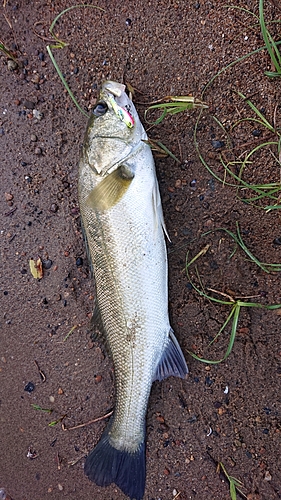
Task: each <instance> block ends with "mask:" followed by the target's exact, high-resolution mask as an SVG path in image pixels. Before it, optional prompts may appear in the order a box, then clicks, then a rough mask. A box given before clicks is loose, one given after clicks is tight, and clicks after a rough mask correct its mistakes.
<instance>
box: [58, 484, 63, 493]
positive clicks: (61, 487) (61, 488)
mask: <svg viewBox="0 0 281 500" xmlns="http://www.w3.org/2000/svg"><path fill="white" fill-rule="evenodd" d="M58 489H59V490H60V491H62V490H63V485H62V484H60V483H59V484H58Z"/></svg>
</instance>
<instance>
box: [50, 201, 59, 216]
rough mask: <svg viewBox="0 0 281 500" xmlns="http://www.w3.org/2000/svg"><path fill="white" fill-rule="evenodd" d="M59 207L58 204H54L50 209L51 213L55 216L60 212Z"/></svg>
mask: <svg viewBox="0 0 281 500" xmlns="http://www.w3.org/2000/svg"><path fill="white" fill-rule="evenodd" d="M58 209H59V206H58V205H57V204H56V203H52V205H51V207H50V212H53V213H54V214H55V213H56V212H57V211H58Z"/></svg>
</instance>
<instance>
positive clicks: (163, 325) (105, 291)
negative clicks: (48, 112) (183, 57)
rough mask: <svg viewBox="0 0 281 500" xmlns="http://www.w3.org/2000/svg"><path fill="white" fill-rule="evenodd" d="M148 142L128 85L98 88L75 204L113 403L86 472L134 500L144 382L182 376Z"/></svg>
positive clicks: (138, 495) (140, 465)
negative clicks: (109, 363)
mask: <svg viewBox="0 0 281 500" xmlns="http://www.w3.org/2000/svg"><path fill="white" fill-rule="evenodd" d="M146 140H147V135H146V132H145V130H144V128H143V126H142V124H141V122H140V119H139V117H138V114H137V112H136V109H135V107H134V105H133V103H132V101H131V100H130V99H129V97H128V96H127V94H126V93H125V86H124V85H122V84H120V83H116V82H112V81H107V82H105V83H104V84H103V85H102V88H101V91H100V95H99V99H98V101H97V104H96V105H95V107H94V108H93V110H92V114H91V117H90V120H89V124H88V128H87V131H86V137H85V143H84V147H83V153H82V156H81V161H80V165H79V203H80V210H81V216H82V223H83V226H84V232H85V235H86V240H87V245H88V249H89V253H90V257H91V260H92V265H93V272H94V278H95V286H96V305H95V311H94V315H93V317H94V319H96V320H97V321H98V325H99V328H100V330H101V332H102V333H104V335H105V339H106V344H107V346H108V349H109V351H110V354H111V356H112V359H113V363H114V372H115V387H116V405H115V410H114V415H113V416H112V417H111V420H110V421H109V423H108V425H107V427H106V428H105V430H104V432H103V434H102V437H101V439H100V441H99V442H98V444H97V446H96V447H95V448H94V449H93V451H92V452H91V453H90V454H89V455H88V457H87V459H86V463H85V468H84V470H85V473H86V475H87V476H88V477H89V478H90V479H91V480H92V481H94V482H95V483H96V484H98V485H99V486H107V485H109V484H110V483H115V484H116V485H117V486H119V488H120V489H121V490H122V491H123V492H124V493H125V494H126V495H128V496H129V497H130V498H131V499H136V500H141V499H142V497H143V495H144V488H145V416H146V411H147V404H148V398H149V394H150V389H151V384H152V382H153V381H154V380H163V379H164V378H166V377H169V376H170V375H174V376H177V377H181V378H184V377H185V376H186V374H187V373H188V368H187V365H186V361H185V359H184V356H183V354H182V351H181V349H180V347H179V344H178V342H177V340H176V338H175V336H174V334H173V330H172V328H171V326H170V322H169V316H168V288H167V254H166V245H165V240H164V232H165V226H164V220H163V214H162V206H161V200H160V193H159V187H158V183H157V179H156V173H155V166H154V161H153V157H152V153H151V150H150V147H149V145H148V144H147V143H146V142H145V141H146Z"/></svg>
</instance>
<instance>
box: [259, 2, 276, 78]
mask: <svg viewBox="0 0 281 500" xmlns="http://www.w3.org/2000/svg"><path fill="white" fill-rule="evenodd" d="M259 16H260V27H261V32H262V36H263V39H264V43H265V46H266V48H267V50H268V53H269V55H270V58H271V61H272V63H273V65H274V67H275V69H276V72H277V73H276V74H275V75H274V74H273V75H274V76H281V66H280V64H279V62H278V59H279V58H278V59H277V58H276V55H275V54H276V53H278V52H279V51H278V48H277V45H276V43H275V42H274V41H273V40H272V38H271V36H270V34H269V32H268V30H267V28H266V25H265V20H264V11H263V0H259Z"/></svg>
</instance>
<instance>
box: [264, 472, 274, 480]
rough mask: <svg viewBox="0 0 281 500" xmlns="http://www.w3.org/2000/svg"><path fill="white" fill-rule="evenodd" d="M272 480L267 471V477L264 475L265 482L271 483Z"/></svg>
mask: <svg viewBox="0 0 281 500" xmlns="http://www.w3.org/2000/svg"><path fill="white" fill-rule="evenodd" d="M271 479H272V475H271V474H270V472H269V471H268V470H267V471H266V473H265V475H264V480H265V481H271Z"/></svg>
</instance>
